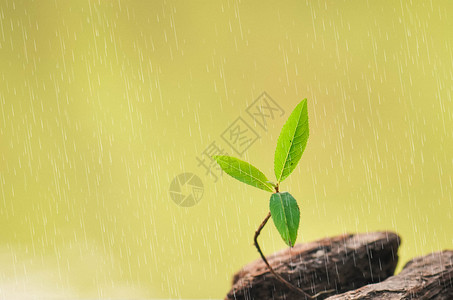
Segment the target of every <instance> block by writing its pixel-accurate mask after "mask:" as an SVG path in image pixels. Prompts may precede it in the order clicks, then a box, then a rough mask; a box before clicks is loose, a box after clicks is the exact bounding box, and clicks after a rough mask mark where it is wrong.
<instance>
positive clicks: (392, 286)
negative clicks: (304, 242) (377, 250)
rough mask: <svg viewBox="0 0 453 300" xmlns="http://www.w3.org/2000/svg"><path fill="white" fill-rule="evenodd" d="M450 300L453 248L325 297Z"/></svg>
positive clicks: (452, 293) (331, 299)
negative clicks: (372, 280)
mask: <svg viewBox="0 0 453 300" xmlns="http://www.w3.org/2000/svg"><path fill="white" fill-rule="evenodd" d="M350 299H357V300H360V299H362V300H365V299H386V300H403V299H419V300H428V299H432V300H452V299H453V251H452V250H448V251H443V252H437V253H431V254H428V255H426V256H423V257H418V258H415V259H413V260H411V261H410V262H408V263H407V264H406V266H405V267H404V269H403V270H402V271H401V273H399V274H398V275H396V276H392V277H390V278H388V279H386V280H385V281H383V282H380V283H376V284H370V285H367V286H364V287H362V288H360V289H357V290H355V291H350V292H347V293H344V294H341V295H336V296H332V297H329V298H328V300H350Z"/></svg>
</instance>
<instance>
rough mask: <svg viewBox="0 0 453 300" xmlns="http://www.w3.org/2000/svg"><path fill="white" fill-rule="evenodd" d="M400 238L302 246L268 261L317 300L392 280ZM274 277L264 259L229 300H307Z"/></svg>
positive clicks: (237, 279)
mask: <svg viewBox="0 0 453 300" xmlns="http://www.w3.org/2000/svg"><path fill="white" fill-rule="evenodd" d="M399 244H400V238H399V236H398V235H397V234H395V233H392V232H375V233H367V234H356V235H343V236H337V237H333V238H325V239H322V240H319V241H315V242H311V243H305V244H297V245H296V246H295V247H294V248H292V249H289V248H288V249H286V250H283V251H280V252H277V253H275V254H273V255H271V256H269V257H267V259H268V261H269V263H270V265H271V266H272V267H273V269H274V270H275V271H276V272H277V273H279V274H280V275H281V276H282V277H283V278H285V279H286V280H288V281H289V282H291V283H292V284H294V285H296V286H298V287H300V288H301V289H303V290H304V291H306V292H307V293H308V294H310V295H314V294H316V293H318V292H320V291H325V290H331V289H332V290H334V291H332V292H330V293H328V294H324V295H322V296H320V297H318V298H317V299H325V298H327V297H328V296H331V295H333V294H338V293H343V292H346V291H349V290H354V289H357V288H359V287H362V286H364V285H367V284H370V283H376V282H380V281H382V280H384V279H386V278H387V277H389V276H391V275H393V272H394V271H395V267H396V264H397V262H398V256H397V251H398V247H399ZM304 298H305V297H304V296H301V295H300V294H296V293H295V292H292V291H290V290H289V289H288V288H287V287H286V286H285V285H283V284H282V283H281V282H280V281H278V280H277V279H276V278H275V276H273V275H272V274H271V273H270V272H269V270H268V269H267V267H266V265H265V264H264V262H263V261H262V260H261V259H258V260H256V261H254V262H252V263H250V264H248V265H246V266H245V267H244V268H243V269H242V270H241V271H239V272H238V273H237V274H235V275H234V278H233V286H232V288H231V290H230V292H229V293H228V295H227V296H226V298H225V299H237V300H239V299H247V300H252V299H256V300H265V299H275V300H279V299H285V300H291V299H304Z"/></svg>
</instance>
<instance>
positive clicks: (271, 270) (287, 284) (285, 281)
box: [253, 190, 333, 299]
mask: <svg viewBox="0 0 453 300" xmlns="http://www.w3.org/2000/svg"><path fill="white" fill-rule="evenodd" d="M277 192H278V190H277ZM270 217H271V213H270V212H269V213H268V214H267V216H266V218H265V219H264V221H263V222H262V223H261V225H260V226H259V227H258V229H257V230H256V231H255V237H254V238H253V240H254V241H255V247H256V249H257V250H258V252H259V254H260V256H261V258H262V260H263V261H264V263H265V264H266V266H267V268H268V269H269V271H270V272H271V273H272V274H273V275H274V276H275V277H276V278H277V279H278V280H280V281H281V282H282V283H283V284H285V285H286V286H287V287H288V288H289V289H291V290H293V291H295V292H297V293H300V294H302V295H304V296H305V297H307V298H308V299H316V298H317V297H319V296H320V295H322V294H325V293H330V292H332V291H333V290H328V291H322V292H319V293H317V294H316V295H313V296H310V295H309V294H307V293H306V292H305V291H303V290H302V289H300V288H298V287H297V286H295V285H293V284H292V283H290V282H288V281H287V280H286V279H285V278H283V277H282V276H280V275H279V274H277V273H275V271H274V269H272V267H271V265H270V264H269V262H268V261H267V259H266V257H265V256H264V254H263V252H262V251H261V248H260V245H258V236H259V235H260V233H261V230H262V229H263V227H264V225H266V223H267V221H269V219H270Z"/></svg>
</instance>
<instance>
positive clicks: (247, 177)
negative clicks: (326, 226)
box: [213, 99, 330, 299]
mask: <svg viewBox="0 0 453 300" xmlns="http://www.w3.org/2000/svg"><path fill="white" fill-rule="evenodd" d="M308 135H309V128H308V110H307V99H304V100H302V101H301V102H300V103H299V104H298V105H297V106H296V108H295V109H294V110H293V112H292V113H291V115H290V116H289V118H288V120H287V121H286V123H285V125H284V126H283V128H282V131H281V132H280V136H279V138H278V141H277V147H276V149H275V156H274V173H275V177H276V183H273V182H271V181H269V179H267V177H266V175H264V174H263V172H261V171H260V170H258V169H257V168H255V167H254V166H252V165H251V164H249V163H248V162H245V161H242V160H240V159H237V158H235V157H231V156H223V155H222V156H220V155H219V156H214V157H213V158H214V159H215V160H216V161H217V163H218V164H219V165H220V167H221V168H222V170H223V171H225V173H227V174H229V175H230V176H232V177H233V178H236V179H237V180H239V181H242V182H244V183H247V184H249V185H251V186H254V187H257V188H259V189H262V190H264V191H266V192H271V193H273V194H272V195H271V197H270V201H269V210H270V212H269V213H268V215H267V216H266V218H265V219H264V221H263V222H262V223H261V225H260V226H259V227H258V229H257V231H256V232H255V237H254V244H255V247H256V248H257V249H258V252H259V254H260V256H261V258H262V259H263V261H264V263H265V264H266V265H267V267H268V268H269V271H270V272H271V273H272V274H273V275H274V276H276V277H277V278H278V279H279V280H280V281H281V282H283V283H284V284H285V285H287V286H288V287H289V288H290V289H292V290H296V291H297V292H299V293H301V294H303V295H304V296H306V297H308V298H310V299H314V298H316V297H318V296H319V295H320V294H321V293H318V294H316V295H313V296H311V295H309V294H307V293H306V292H304V291H303V290H302V289H300V288H298V287H296V286H294V285H292V284H291V283H289V282H288V281H287V280H285V279H284V278H283V277H281V276H280V275H279V274H277V273H275V271H274V270H273V269H272V267H271V266H270V265H269V263H268V261H267V259H266V257H265V256H264V254H263V252H262V251H261V248H260V246H259V244H258V236H259V234H260V232H261V230H262V229H263V227H264V225H266V223H267V221H268V220H269V218H270V217H271V216H272V220H273V221H274V225H275V227H276V228H277V230H278V232H279V233H280V236H281V237H282V239H283V241H284V242H285V243H286V244H287V245H288V246H290V247H293V246H294V245H295V243H296V238H297V231H298V229H299V221H300V211H299V206H298V205H297V201H296V199H294V197H293V196H292V195H291V194H290V193H288V192H280V191H279V189H280V183H281V182H282V181H283V180H285V179H286V178H287V177H288V176H289V175H290V174H291V173H292V172H293V171H294V169H295V168H296V166H297V163H298V162H299V160H300V158H301V157H302V154H303V153H304V150H305V147H306V146H307V141H308ZM327 292H330V291H327ZM322 293H326V292H322Z"/></svg>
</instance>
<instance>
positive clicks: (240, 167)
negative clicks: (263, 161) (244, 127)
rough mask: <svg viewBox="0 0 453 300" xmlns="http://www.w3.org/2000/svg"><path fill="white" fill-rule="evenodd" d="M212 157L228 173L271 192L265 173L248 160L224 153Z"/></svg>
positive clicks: (270, 185)
mask: <svg viewBox="0 0 453 300" xmlns="http://www.w3.org/2000/svg"><path fill="white" fill-rule="evenodd" d="M213 158H214V159H215V160H216V161H217V163H218V164H219V165H220V167H221V168H222V170H223V171H225V173H227V174H228V175H230V176H232V177H234V178H236V179H237V180H239V181H242V182H244V183H247V184H250V185H251V186H254V187H257V188H259V189H262V190H265V191H268V192H273V188H272V184H271V183H270V181H269V179H267V178H266V175H264V174H263V173H262V172H261V171H260V170H258V169H257V168H255V167H254V166H252V165H251V164H249V163H248V162H245V161H242V160H240V159H237V158H235V157H231V156H224V155H217V156H213Z"/></svg>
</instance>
